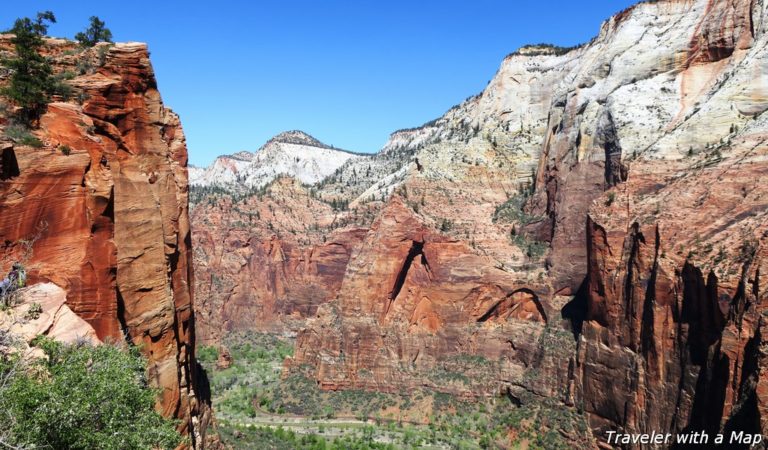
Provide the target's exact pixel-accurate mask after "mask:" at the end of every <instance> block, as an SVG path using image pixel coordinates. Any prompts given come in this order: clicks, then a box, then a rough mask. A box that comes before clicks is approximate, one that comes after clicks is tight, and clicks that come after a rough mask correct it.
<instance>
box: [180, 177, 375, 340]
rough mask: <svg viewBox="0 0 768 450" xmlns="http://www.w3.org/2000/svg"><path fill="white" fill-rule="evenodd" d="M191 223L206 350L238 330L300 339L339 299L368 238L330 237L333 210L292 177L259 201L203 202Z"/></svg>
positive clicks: (341, 233) (346, 233)
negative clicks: (322, 309) (321, 309)
mask: <svg viewBox="0 0 768 450" xmlns="http://www.w3.org/2000/svg"><path fill="white" fill-rule="evenodd" d="M192 220H193V222H194V224H195V226H194V236H193V240H194V248H195V291H196V295H197V299H198V302H199V303H198V304H197V305H196V309H197V313H196V317H197V324H196V326H197V332H198V339H199V340H200V342H208V343H216V342H219V338H220V337H221V336H222V333H226V332H228V331H236V330H249V329H254V328H256V329H261V330H269V331H272V332H274V333H284V332H287V333H295V332H296V331H297V330H298V329H299V328H300V327H301V326H303V325H304V320H305V319H306V318H307V317H313V316H314V315H315V314H316V312H317V307H318V306H319V305H320V304H322V303H324V302H327V301H328V300H331V299H332V298H334V297H335V296H336V292H337V291H338V288H339V286H340V285H341V281H342V279H343V278H344V273H345V270H346V266H347V263H348V261H349V258H350V256H351V254H352V252H353V251H354V250H355V249H356V248H357V247H358V246H359V244H360V242H361V241H362V238H363V236H364V235H365V230H364V229H357V228H354V227H350V228H349V229H343V230H334V231H332V228H333V226H334V223H335V221H336V220H337V217H336V214H335V213H334V211H333V208H332V207H331V206H329V205H328V204H327V203H324V202H322V201H319V200H317V199H314V198H312V197H311V196H310V194H309V192H308V190H307V189H306V188H304V187H303V186H302V185H301V184H300V183H299V182H297V181H295V180H292V179H290V178H281V179H279V180H277V181H276V182H275V183H273V184H272V185H270V186H269V188H268V189H267V190H266V192H265V194H264V196H263V197H261V198H260V197H258V196H255V197H246V198H244V199H243V200H241V201H237V200H235V199H232V198H225V199H222V200H221V201H219V202H209V201H207V200H206V201H203V202H201V203H199V204H197V205H196V206H195V208H194V209H193V211H192ZM277 230H279V231H277ZM276 231H277V232H276ZM326 231H327V234H326Z"/></svg>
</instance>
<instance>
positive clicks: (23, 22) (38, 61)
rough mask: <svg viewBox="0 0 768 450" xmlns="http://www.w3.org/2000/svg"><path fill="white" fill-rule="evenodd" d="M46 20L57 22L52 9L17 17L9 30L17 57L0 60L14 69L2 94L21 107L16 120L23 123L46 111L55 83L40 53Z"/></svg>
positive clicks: (28, 122)
mask: <svg viewBox="0 0 768 450" xmlns="http://www.w3.org/2000/svg"><path fill="white" fill-rule="evenodd" d="M46 22H50V23H56V18H55V17H54V15H53V13H52V12H51V11H45V12H41V13H37V19H36V20H34V21H33V20H32V19H30V18H29V17H24V18H21V19H16V22H15V23H14V25H13V28H11V29H10V30H9V32H10V33H13V34H14V37H13V39H11V43H13V45H14V47H15V48H16V58H9V59H4V60H3V61H2V63H3V65H4V66H6V67H8V68H9V69H11V71H12V72H13V75H11V82H10V84H9V86H8V87H7V88H5V89H4V90H3V95H5V96H7V97H8V98H9V99H11V100H12V101H13V102H14V103H16V104H17V105H18V106H19V107H20V108H21V109H20V110H19V119H20V120H21V122H23V123H24V124H25V125H32V124H33V123H34V122H36V121H37V120H38V119H39V118H40V115H42V113H43V112H45V109H46V106H47V105H48V102H49V101H50V94H51V92H52V91H53V89H54V86H55V83H54V79H53V76H52V74H53V70H52V69H51V65H50V64H49V63H48V61H47V60H46V59H45V58H44V57H43V56H42V55H40V53H39V50H40V47H42V45H43V36H45V34H46V33H47V32H48V24H47V23H46Z"/></svg>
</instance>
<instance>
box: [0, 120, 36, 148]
mask: <svg viewBox="0 0 768 450" xmlns="http://www.w3.org/2000/svg"><path fill="white" fill-rule="evenodd" d="M5 135H6V136H8V137H9V138H10V139H11V140H12V141H13V142H15V143H17V144H21V145H28V146H30V147H35V148H40V147H42V146H43V141H41V140H40V139H38V138H37V137H35V135H33V134H32V132H30V131H29V128H27V127H26V126H24V125H11V126H9V127H8V128H6V129H5Z"/></svg>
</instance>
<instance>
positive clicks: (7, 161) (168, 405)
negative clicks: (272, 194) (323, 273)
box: [0, 36, 208, 446]
mask: <svg viewBox="0 0 768 450" xmlns="http://www.w3.org/2000/svg"><path fill="white" fill-rule="evenodd" d="M105 45H106V44H100V45H99V47H97V48H95V49H90V50H84V51H82V52H79V51H77V49H76V44H74V43H69V42H66V41H62V40H47V41H46V46H45V48H44V51H45V52H46V54H47V56H49V57H50V58H51V59H52V62H53V65H54V69H55V71H57V72H59V71H74V70H75V67H83V68H84V69H83V70H82V72H83V73H82V74H80V75H77V74H76V73H75V75H77V76H76V77H75V78H74V79H73V80H71V84H72V86H73V87H74V95H75V96H76V98H77V99H78V101H74V100H72V101H66V102H65V101H63V100H62V99H57V100H61V101H54V102H53V103H51V104H50V105H49V106H48V110H47V112H46V113H45V114H44V115H43V116H42V117H41V119H40V128H39V129H38V130H35V131H34V133H35V135H36V136H37V137H38V138H39V139H40V140H41V141H42V142H43V146H42V148H33V147H28V146H23V145H19V144H14V143H13V142H11V141H9V140H3V141H2V144H0V145H2V153H3V159H2V179H1V180H0V211H2V214H0V236H2V241H3V242H4V244H2V245H4V247H3V248H4V252H5V253H4V254H7V255H10V256H9V258H8V261H10V260H12V259H13V258H14V257H18V258H21V257H22V254H23V253H25V251H24V249H25V245H24V242H23V241H24V240H28V241H32V242H33V245H32V246H31V252H27V253H28V254H27V256H28V257H29V260H28V261H27V270H28V273H29V283H30V284H34V283H37V282H40V281H47V282H50V283H53V284H55V285H56V286H58V287H60V288H62V289H63V291H64V293H65V295H66V307H67V308H68V309H69V310H71V312H73V313H74V314H75V315H77V317H79V318H80V319H82V320H84V321H85V322H87V324H88V325H89V326H90V327H92V329H93V330H94V332H95V334H96V336H97V337H98V339H100V340H102V341H104V340H110V339H111V340H122V339H124V338H127V339H129V340H130V341H132V342H133V343H134V344H137V345H140V346H141V349H142V351H143V352H144V354H145V355H146V357H147V358H148V360H149V379H150V380H151V382H152V383H153V385H155V386H157V387H159V388H160V395H159V397H158V403H157V408H158V410H159V411H161V412H162V413H163V414H164V415H165V416H168V417H175V418H178V419H180V423H179V429H180V431H182V432H183V433H191V436H192V439H191V440H190V443H192V445H195V446H199V444H200V442H202V439H203V435H204V431H205V427H206V423H207V420H208V409H207V408H208V407H207V403H206V401H207V400H206V399H205V398H204V397H203V398H201V397H199V396H198V393H197V392H196V389H197V386H198V369H197V367H196V364H195V360H194V311H193V307H192V264H191V258H192V253H191V249H190V244H191V235H190V225H189V216H188V199H187V193H188V186H187V169H186V166H187V150H186V145H185V140H184V134H183V132H182V130H181V125H180V123H179V118H178V117H177V116H176V115H175V114H174V113H173V112H171V111H170V110H169V109H166V108H165V107H164V106H163V104H162V101H161V99H160V94H159V92H158V91H157V88H156V81H155V77H154V73H153V71H152V67H151V64H150V62H149V53H148V51H147V47H146V46H145V45H144V44H137V43H129V44H116V45H114V46H111V47H109V48H107V47H104V46H105ZM0 47H1V48H2V49H3V51H8V49H10V48H12V47H11V46H10V44H9V40H8V37H7V36H4V37H3V38H2V40H0ZM100 52H101V53H102V55H103V56H102V57H99V56H98V55H99V53H100ZM78 64H81V65H80V66H78ZM4 125H5V126H6V127H7V126H9V123H8V122H7V121H5V120H4ZM14 255H15V256H14ZM2 269H3V270H7V269H8V268H7V267H3V268H2Z"/></svg>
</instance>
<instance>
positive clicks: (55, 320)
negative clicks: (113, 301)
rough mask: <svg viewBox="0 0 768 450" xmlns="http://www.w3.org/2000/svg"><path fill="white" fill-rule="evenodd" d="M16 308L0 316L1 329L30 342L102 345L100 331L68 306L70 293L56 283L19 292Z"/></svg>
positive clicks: (44, 284) (35, 286) (16, 297)
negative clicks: (39, 339) (47, 339)
mask: <svg viewBox="0 0 768 450" xmlns="http://www.w3.org/2000/svg"><path fill="white" fill-rule="evenodd" d="M15 299H16V301H15V302H14V307H13V308H11V309H10V310H9V311H8V312H6V313H4V314H2V315H0V329H4V330H8V331H10V332H11V333H13V334H14V335H16V336H19V337H21V338H23V339H24V341H25V342H27V343H29V342H31V341H32V340H33V339H34V338H36V337H37V336H40V335H43V336H48V337H50V338H52V339H55V340H57V341H59V342H65V343H68V344H75V343H81V342H84V343H89V344H93V345H96V344H100V343H101V340H99V338H98V336H97V335H96V330H94V329H93V327H92V326H90V325H89V324H88V322H86V321H85V320H83V319H81V318H80V317H79V316H78V315H77V314H75V313H74V312H72V310H71V309H70V308H69V306H67V304H66V302H67V293H66V292H65V291H64V289H62V288H60V287H59V286H56V285H55V284H53V283H40V284H36V285H34V286H30V287H27V288H23V289H19V290H18V291H17V293H16V294H15Z"/></svg>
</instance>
